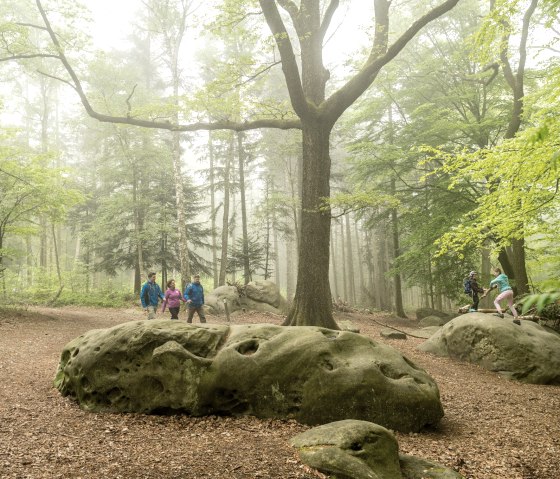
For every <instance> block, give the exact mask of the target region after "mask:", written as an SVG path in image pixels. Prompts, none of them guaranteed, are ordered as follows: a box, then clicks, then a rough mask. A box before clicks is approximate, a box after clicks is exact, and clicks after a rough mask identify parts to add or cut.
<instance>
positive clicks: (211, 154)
mask: <svg viewBox="0 0 560 479" xmlns="http://www.w3.org/2000/svg"><path fill="white" fill-rule="evenodd" d="M208 155H209V158H210V211H211V220H212V226H211V227H212V279H213V283H214V289H216V288H217V287H218V282H219V281H218V280H219V278H218V245H217V241H216V237H217V228H216V213H217V212H216V179H215V171H214V143H213V141H212V132H211V131H209V132H208Z"/></svg>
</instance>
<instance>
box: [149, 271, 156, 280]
mask: <svg viewBox="0 0 560 479" xmlns="http://www.w3.org/2000/svg"><path fill="white" fill-rule="evenodd" d="M155 280H156V274H155V273H153V272H152V273H148V281H151V282H154V281H155Z"/></svg>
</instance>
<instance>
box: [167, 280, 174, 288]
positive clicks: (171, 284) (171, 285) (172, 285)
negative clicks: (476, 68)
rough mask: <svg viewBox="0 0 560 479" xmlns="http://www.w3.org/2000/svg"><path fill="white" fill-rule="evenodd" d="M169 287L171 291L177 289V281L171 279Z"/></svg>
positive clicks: (168, 283)
mask: <svg viewBox="0 0 560 479" xmlns="http://www.w3.org/2000/svg"><path fill="white" fill-rule="evenodd" d="M167 287H168V288H170V289H175V280H174V279H170V280H169V281H168V282H167Z"/></svg>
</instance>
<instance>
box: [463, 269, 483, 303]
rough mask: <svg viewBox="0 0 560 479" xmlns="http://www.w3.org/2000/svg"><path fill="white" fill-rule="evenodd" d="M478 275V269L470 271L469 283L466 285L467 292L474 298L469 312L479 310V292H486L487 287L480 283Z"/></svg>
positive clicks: (467, 280)
mask: <svg viewBox="0 0 560 479" xmlns="http://www.w3.org/2000/svg"><path fill="white" fill-rule="evenodd" d="M477 277H478V273H477V272H476V271H471V272H470V273H469V277H468V278H467V279H466V282H467V283H466V285H465V293H467V294H468V295H469V296H470V297H471V298H472V304H471V305H470V307H469V313H476V312H477V311H478V302H479V301H480V298H479V297H478V293H481V294H484V293H485V289H484V288H482V287H480V286H479V285H478V281H477Z"/></svg>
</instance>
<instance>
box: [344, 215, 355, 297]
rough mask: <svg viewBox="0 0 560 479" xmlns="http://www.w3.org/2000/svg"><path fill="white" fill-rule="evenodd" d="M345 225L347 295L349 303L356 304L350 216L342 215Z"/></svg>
mask: <svg viewBox="0 0 560 479" xmlns="http://www.w3.org/2000/svg"><path fill="white" fill-rule="evenodd" d="M344 217H345V218H344V221H345V223H346V258H347V262H348V293H349V296H350V302H351V303H352V304H353V305H355V304H356V281H355V277H354V253H353V248H352V230H351V229H350V215H349V214H346V215H344Z"/></svg>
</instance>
